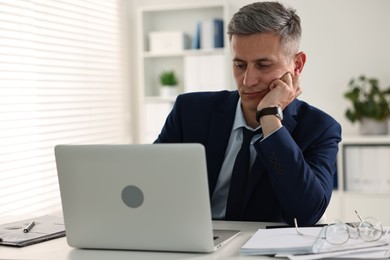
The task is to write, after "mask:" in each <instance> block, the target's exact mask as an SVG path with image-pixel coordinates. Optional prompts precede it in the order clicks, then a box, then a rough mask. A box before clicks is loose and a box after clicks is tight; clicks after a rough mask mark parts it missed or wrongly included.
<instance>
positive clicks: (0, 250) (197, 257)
mask: <svg viewBox="0 0 390 260" xmlns="http://www.w3.org/2000/svg"><path fill="white" fill-rule="evenodd" d="M213 225H214V228H215V229H238V230H241V231H242V232H241V234H240V235H238V236H237V237H235V238H234V239H233V240H232V241H230V242H229V243H228V244H226V245H225V246H223V247H222V248H220V249H219V250H218V251H216V252H214V253H211V254H199V253H196V254H190V253H165V252H144V251H142V252H141V251H119V250H86V249H74V248H71V247H69V246H68V244H67V242H66V238H65V237H64V238H58V239H54V240H50V241H46V242H43V243H39V244H35V245H30V246H26V247H23V248H15V247H6V246H0V259H15V260H20V259H32V260H35V259H37V260H38V259H39V260H100V259H101V260H103V259H104V260H125V259H126V260H132V259H137V260H150V259H153V260H155V259H158V260H165V259H183V260H184V259H191V260H218V259H224V260H229V259H230V260H234V259H254V258H253V257H251V256H240V255H239V253H238V251H239V248H240V247H241V246H242V245H243V244H244V243H245V242H246V241H247V240H248V239H249V238H250V236H251V235H253V234H254V232H256V230H258V229H259V228H264V227H265V226H266V225H271V223H260V222H227V221H215V222H213ZM256 259H272V258H271V257H265V256H264V257H256Z"/></svg>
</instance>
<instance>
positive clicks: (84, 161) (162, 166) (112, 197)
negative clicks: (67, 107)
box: [55, 144, 239, 252]
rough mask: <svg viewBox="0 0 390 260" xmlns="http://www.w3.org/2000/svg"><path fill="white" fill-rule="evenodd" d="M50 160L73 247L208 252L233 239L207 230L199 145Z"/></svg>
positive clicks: (63, 149)
mask: <svg viewBox="0 0 390 260" xmlns="http://www.w3.org/2000/svg"><path fill="white" fill-rule="evenodd" d="M55 157H56V164H57V172H58V179H59V186H60V193H61V199H62V207H63V214H64V222H65V229H66V237H67V242H68V244H69V245H70V246H72V247H76V248H90V249H122V250H152V251H174V252H212V251H215V250H216V249H217V248H219V247H221V246H222V245H224V244H225V243H226V242H228V241H230V240H231V239H232V238H233V237H235V236H236V235H237V234H239V231H237V230H215V231H213V229H212V220H211V209H210V200H209V190H208V181H207V168H206V158H205V149H204V147H203V146H202V145H200V144H130V145H57V146H56V147H55Z"/></svg>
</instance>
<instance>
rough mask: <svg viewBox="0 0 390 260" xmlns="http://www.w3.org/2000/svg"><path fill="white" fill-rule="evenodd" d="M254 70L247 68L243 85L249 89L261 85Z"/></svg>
mask: <svg viewBox="0 0 390 260" xmlns="http://www.w3.org/2000/svg"><path fill="white" fill-rule="evenodd" d="M257 74H258V73H257V72H256V71H255V69H254V68H249V67H248V68H247V70H246V71H245V76H244V82H243V84H244V85H245V86H247V87H251V86H255V85H257V84H258V83H259V75H257Z"/></svg>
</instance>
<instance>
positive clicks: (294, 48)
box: [227, 2, 302, 56]
mask: <svg viewBox="0 0 390 260" xmlns="http://www.w3.org/2000/svg"><path fill="white" fill-rule="evenodd" d="M227 33H228V35H229V38H230V39H231V37H232V35H233V34H255V33H276V34H278V35H279V36H280V41H281V44H282V50H283V52H284V54H285V55H286V56H292V55H294V54H295V53H297V52H298V50H299V44H300V40H301V33H302V29H301V19H300V18H299V16H298V15H297V14H296V11H295V10H294V9H291V8H285V7H284V6H283V5H282V4H281V3H279V2H257V3H252V4H249V5H246V6H244V7H242V8H240V10H239V11H238V12H237V13H235V14H234V16H233V18H232V19H231V21H230V23H229V25H228V28H227Z"/></svg>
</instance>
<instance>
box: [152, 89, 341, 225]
mask: <svg viewBox="0 0 390 260" xmlns="http://www.w3.org/2000/svg"><path fill="white" fill-rule="evenodd" d="M238 99H239V95H238V92H237V91H221V92H199V93H186V94H183V95H180V96H178V97H177V99H176V102H175V105H174V107H173V109H172V111H171V113H170V114H169V116H168V117H167V120H166V122H165V125H164V127H163V129H162V131H161V133H160V135H159V136H158V138H157V140H156V141H155V143H201V144H203V145H204V147H205V150H206V160H207V169H208V181H209V191H210V197H211V196H212V194H213V192H214V188H215V185H216V183H217V179H218V175H219V172H220V169H221V166H222V163H223V160H224V156H225V152H226V148H227V144H228V141H229V137H230V133H231V130H232V127H233V121H234V116H235V111H236V106H237V102H238ZM283 115H284V120H283V122H282V123H283V126H284V127H282V128H281V129H279V130H278V131H277V132H275V133H274V134H272V135H270V136H269V137H268V138H266V139H264V140H263V141H261V142H257V143H256V144H255V145H254V147H255V149H256V151H257V157H256V160H255V162H254V165H253V167H252V171H251V173H250V177H249V184H248V188H247V192H246V196H245V202H244V207H243V211H242V212H241V220H242V221H268V222H270V221H271V222H286V223H289V224H293V219H294V218H297V220H298V223H299V224H300V225H311V224H314V223H316V222H317V221H318V220H319V219H320V218H321V216H322V215H323V214H324V212H325V210H326V208H327V206H328V204H329V201H330V198H331V194H332V190H333V175H334V174H335V173H336V157H337V152H338V143H339V142H340V141H341V126H340V125H339V124H338V123H337V122H336V121H335V120H334V119H333V118H332V117H330V116H329V115H327V114H326V113H324V112H322V111H321V110H319V109H317V108H314V107H312V106H310V105H309V104H307V103H305V102H303V101H300V100H297V99H296V100H294V101H293V102H292V103H291V104H290V105H289V106H288V107H286V108H285V109H284V111H283Z"/></svg>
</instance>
